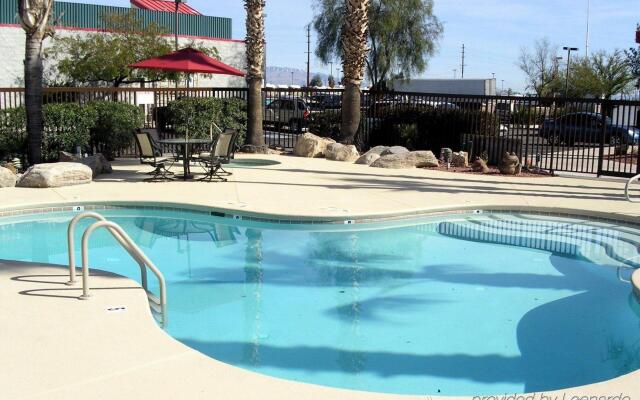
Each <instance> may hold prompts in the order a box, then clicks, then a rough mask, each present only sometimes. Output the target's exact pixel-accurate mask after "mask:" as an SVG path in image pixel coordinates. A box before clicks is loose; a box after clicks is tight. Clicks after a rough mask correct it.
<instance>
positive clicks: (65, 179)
mask: <svg viewBox="0 0 640 400" xmlns="http://www.w3.org/2000/svg"><path fill="white" fill-rule="evenodd" d="M92 177H93V171H92V170H91V168H89V167H88V166H86V165H84V164H80V163H70V162H59V163H50V164H37V165H34V166H32V167H30V168H29V169H28V170H27V172H25V173H24V175H22V177H21V178H20V180H19V181H18V186H19V187H29V188H51V187H61V186H72V185H83V184H87V183H91V179H92Z"/></svg>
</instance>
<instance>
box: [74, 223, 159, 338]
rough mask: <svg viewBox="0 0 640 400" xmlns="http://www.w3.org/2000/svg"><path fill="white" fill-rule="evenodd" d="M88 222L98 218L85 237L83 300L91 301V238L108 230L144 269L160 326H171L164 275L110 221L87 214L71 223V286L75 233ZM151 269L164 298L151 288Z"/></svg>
mask: <svg viewBox="0 0 640 400" xmlns="http://www.w3.org/2000/svg"><path fill="white" fill-rule="evenodd" d="M84 218H94V219H97V220H98V221H97V222H94V223H93V224H92V225H91V226H89V228H87V229H86V230H85V232H84V234H83V235H82V248H81V252H82V296H80V299H82V300H87V299H88V298H89V238H90V237H91V234H92V233H93V232H94V231H95V230H96V229H99V228H105V229H106V230H107V231H108V232H109V233H110V234H111V235H112V236H113V237H114V238H115V239H116V240H117V241H118V243H119V244H120V245H121V246H122V247H123V248H124V249H125V250H126V251H127V252H128V253H129V255H131V257H132V258H133V259H134V260H135V261H136V262H137V263H138V265H139V266H140V275H141V281H142V287H143V288H144V290H145V293H146V294H147V299H148V300H149V302H150V306H151V309H152V310H153V311H154V312H155V313H156V314H160V324H161V326H162V327H165V326H166V325H167V289H166V283H165V280H164V276H163V275H162V272H160V270H159V269H158V268H157V267H156V266H155V264H154V263H153V262H152V261H151V260H149V258H148V257H147V256H146V255H145V254H144V253H143V252H142V250H141V249H140V248H139V247H138V246H137V245H136V244H135V242H134V241H133V240H132V239H131V238H130V237H129V235H127V233H126V232H125V231H124V230H123V229H122V227H121V226H120V225H118V224H116V223H115V222H110V221H107V220H106V218H104V217H103V216H102V215H100V214H98V213H94V212H85V213H82V214H79V215H77V216H76V217H75V218H73V220H71V222H70V223H69V227H68V229H67V241H68V244H69V278H70V280H69V282H68V284H69V285H73V284H74V283H75V272H76V271H75V269H76V267H75V255H74V239H73V233H74V230H75V226H76V225H77V223H78V222H79V221H80V220H82V219H84ZM147 268H149V269H150V270H151V271H152V272H153V273H154V274H155V276H156V278H157V279H158V283H159V285H160V297H159V298H158V297H156V296H154V295H153V294H152V293H151V292H150V291H149V288H148V285H147Z"/></svg>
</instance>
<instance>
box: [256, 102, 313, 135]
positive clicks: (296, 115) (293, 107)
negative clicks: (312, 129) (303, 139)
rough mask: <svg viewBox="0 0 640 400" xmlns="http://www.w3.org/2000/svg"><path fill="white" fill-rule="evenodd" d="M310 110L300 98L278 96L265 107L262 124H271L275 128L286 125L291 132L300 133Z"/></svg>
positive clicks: (306, 121) (278, 128)
mask: <svg viewBox="0 0 640 400" xmlns="http://www.w3.org/2000/svg"><path fill="white" fill-rule="evenodd" d="M310 115H311V110H310V109H309V105H308V104H307V103H306V102H305V101H304V100H302V99H293V98H280V99H276V100H273V101H272V102H271V103H269V105H267V106H266V107H265V113H264V118H263V124H264V125H271V126H273V127H274V128H275V129H276V130H280V129H281V128H282V127H283V126H285V125H286V126H288V127H289V130H290V131H292V132H297V133H301V132H302V129H303V128H304V127H305V126H306V125H307V123H308V122H309V121H308V120H309V116H310Z"/></svg>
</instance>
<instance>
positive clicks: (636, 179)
mask: <svg viewBox="0 0 640 400" xmlns="http://www.w3.org/2000/svg"><path fill="white" fill-rule="evenodd" d="M635 181H640V175H636V176H634V177H633V178H631V179H629V180H628V181H627V186H625V188H624V195H625V197H626V198H627V200H629V201H630V202H632V203H640V199H632V198H631V193H629V192H630V190H631V184H633V182H635Z"/></svg>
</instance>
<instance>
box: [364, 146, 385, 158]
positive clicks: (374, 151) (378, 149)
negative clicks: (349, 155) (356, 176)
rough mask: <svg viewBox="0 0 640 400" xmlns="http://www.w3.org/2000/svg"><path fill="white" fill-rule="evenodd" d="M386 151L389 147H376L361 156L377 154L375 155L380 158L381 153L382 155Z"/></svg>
mask: <svg viewBox="0 0 640 400" xmlns="http://www.w3.org/2000/svg"><path fill="white" fill-rule="evenodd" d="M386 150H389V146H376V147H372V148H371V149H369V151H367V152H366V153H364V154H363V155H365V156H366V155H367V154H377V155H379V156H381V155H382V153H384V152H385V151H386Z"/></svg>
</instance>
